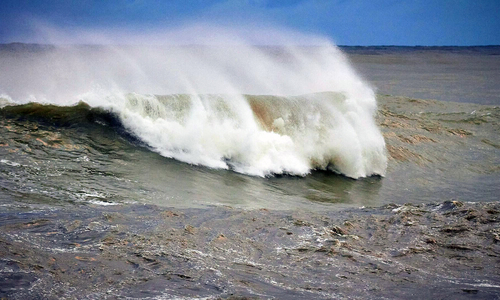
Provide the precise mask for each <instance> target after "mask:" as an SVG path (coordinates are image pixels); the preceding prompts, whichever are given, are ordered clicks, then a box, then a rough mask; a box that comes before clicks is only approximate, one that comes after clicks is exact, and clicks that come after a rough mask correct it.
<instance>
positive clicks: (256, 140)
mask: <svg viewBox="0 0 500 300" xmlns="http://www.w3.org/2000/svg"><path fill="white" fill-rule="evenodd" d="M27 48H28V49H26V48H22V49H21V50H16V51H10V50H9V49H0V51H1V53H2V55H0V66H1V67H2V69H3V70H6V72H3V73H2V75H0V94H3V95H4V97H3V98H4V99H9V101H12V102H14V103H15V104H23V103H28V102H35V103H43V104H52V105H58V106H71V105H75V104H76V103H78V102H79V101H83V102H85V103H86V105H89V107H92V108H100V109H104V110H106V111H109V112H111V113H112V114H113V115H114V116H116V117H117V119H118V120H119V121H120V123H121V124H123V127H124V128H125V129H126V130H127V131H128V132H129V133H130V134H131V135H133V136H135V137H136V138H137V139H139V140H140V141H142V142H144V143H145V144H147V145H148V146H149V147H150V149H152V150H153V151H156V152H158V153H159V154H161V155H163V156H165V157H169V158H173V159H176V160H180V161H183V162H186V163H190V164H194V165H203V166H206V167H209V168H219V169H230V170H234V171H236V172H239V173H243V174H248V175H254V176H262V177H266V176H272V175H276V174H290V175H299V176H305V175H307V174H308V173H310V172H311V171H312V170H330V171H333V172H336V173H341V174H344V175H345V176H348V177H351V178H360V177H366V176H371V175H382V176H384V175H385V172H386V168H387V158H386V150H385V142H384V139H383V137H382V134H381V133H380V130H379V129H378V127H377V125H376V123H375V120H374V115H375V113H376V109H377V104H376V97H375V94H374V92H373V90H372V88H371V87H370V86H369V85H367V84H366V83H364V82H363V80H362V79H361V78H360V77H359V76H358V75H357V74H356V72H355V71H354V70H353V69H352V68H351V66H350V64H349V61H348V60H347V58H346V57H345V56H344V55H343V53H342V52H341V51H340V50H339V49H338V48H337V47H336V46H335V45H333V44H332V43H330V42H329V41H322V42H321V43H320V44H318V45H314V46H297V45H280V46H275V45H273V46H263V45H251V44H249V43H248V42H245V41H244V39H243V40H242V39H226V40H224V43H223V44H222V42H221V43H219V44H216V45H196V46H193V45H167V46H132V45H128V46H127V45H125V46H124V45H122V46H103V45H94V46H68V45H66V46H53V47H39V48H36V47H34V48H33V47H31V48H30V47H27Z"/></svg>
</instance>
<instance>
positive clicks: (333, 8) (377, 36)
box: [0, 0, 500, 45]
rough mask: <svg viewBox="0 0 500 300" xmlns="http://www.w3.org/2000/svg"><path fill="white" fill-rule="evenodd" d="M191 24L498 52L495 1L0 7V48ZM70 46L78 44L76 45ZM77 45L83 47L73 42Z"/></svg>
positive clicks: (141, 0) (181, 1)
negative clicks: (56, 34)
mask: <svg viewBox="0 0 500 300" xmlns="http://www.w3.org/2000/svg"><path fill="white" fill-rule="evenodd" d="M191 24H213V25H216V26H219V28H220V27H224V28H233V27H238V28H257V27H258V28H261V29H263V30H261V31H260V32H261V33H262V32H264V33H265V29H266V28H285V29H288V30H294V31H299V32H302V33H305V34H312V35H321V36H326V37H327V38H328V39H331V40H333V41H334V42H335V43H336V44H339V45H499V44H500V0H414V1H403V0H367V1H361V0H331V1H326V0H290V1H283V0H276V1H271V0H171V1H160V0H107V1H106V0H101V1H98V0H80V1H68V0H47V1H43V0H42V1H28V0H2V1H1V2H0V43H9V42H54V40H47V39H46V35H43V34H41V33H40V32H41V30H40V28H52V29H53V30H56V31H61V32H64V34H65V35H66V36H73V37H76V36H79V35H82V32H89V31H90V32H101V31H105V32H107V34H108V35H109V34H111V35H112V34H113V31H114V30H116V31H117V32H120V33H121V34H122V35H126V32H135V34H140V33H147V32H161V31H162V30H171V29H172V28H183V27H184V26H190V25H191ZM73 42H79V40H78V39H77V38H75V39H74V40H73ZM80 42H85V40H84V41H80Z"/></svg>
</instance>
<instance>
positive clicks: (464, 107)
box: [0, 44, 500, 211]
mask: <svg viewBox="0 0 500 300" xmlns="http://www.w3.org/2000/svg"><path fill="white" fill-rule="evenodd" d="M498 54H500V50H499V49H498V48H496V47H485V48H399V47H396V48H394V47H389V48H380V47H371V48H370V47H368V48H366V47H363V48H341V49H339V48H337V47H335V46H334V45H325V46H321V47H254V46H248V45H238V46H233V47H220V46H217V47H209V46H184V47H135V46H134V47H133V46H121V47H111V46H58V47H56V46H40V45H22V44H14V45H3V46H2V47H1V49H0V69H1V70H2V72H1V73H0V94H1V97H0V98H1V99H0V107H1V108H0V123H1V126H0V131H1V133H0V174H1V177H0V188H1V192H0V203H1V204H2V205H4V206H6V207H9V206H11V205H14V204H15V205H23V204H30V205H32V204H37V205H38V204H40V205H49V206H53V205H55V206H60V205H116V204H122V203H148V204H156V205H160V206H167V207H177V208H194V207H210V206H219V205H225V206H232V207H238V208H245V209H246V208H250V209H252V208H270V209H279V210H304V209H305V210H313V211H324V210H336V209H340V208H344V207H353V206H354V207H359V206H368V207H372V206H380V205H383V204H387V203H400V204H401V203H406V202H413V203H420V202H423V203H429V202H440V201H443V200H452V199H456V200H461V201H496V200H498V191H499V189H498V184H499V181H500V180H499V179H500V177H499V175H500V142H499V141H500V137H499V132H500V130H499V129H500V128H499V118H500V109H499V107H498V105H499V104H500V97H499V96H498V95H499V93H498V92H499V90H498V86H497V85H496V84H495V83H497V82H499V80H498V79H499V77H500V75H499V73H500V72H499V71H498V70H500V68H498V66H499V65H500V55H498Z"/></svg>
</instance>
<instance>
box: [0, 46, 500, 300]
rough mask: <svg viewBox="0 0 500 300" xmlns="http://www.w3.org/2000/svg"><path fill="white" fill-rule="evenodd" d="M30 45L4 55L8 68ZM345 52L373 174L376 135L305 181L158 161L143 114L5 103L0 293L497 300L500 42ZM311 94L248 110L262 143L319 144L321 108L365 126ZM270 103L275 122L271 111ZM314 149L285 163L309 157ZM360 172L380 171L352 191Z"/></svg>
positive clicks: (258, 99)
mask: <svg viewBox="0 0 500 300" xmlns="http://www.w3.org/2000/svg"><path fill="white" fill-rule="evenodd" d="M32 47H33V46H22V45H7V46H3V48H2V51H7V52H8V55H7V56H3V58H4V61H3V62H5V61H6V60H5V57H10V58H9V59H11V58H12V55H14V56H16V55H19V57H23V55H25V54H26V51H27V50H26V49H28V50H29V51H33V49H32ZM47 47H49V46H47ZM35 48H36V47H35ZM42 48H43V47H42ZM49 48H50V47H49ZM35 50H36V51H35V52H37V51H38V52H39V51H45V50H43V49H42V50H40V47H39V46H38V48H36V49H35ZM342 50H343V51H345V52H346V53H347V54H348V56H347V58H348V61H350V62H351V64H352V65H353V67H354V68H355V69H356V70H357V72H358V73H359V74H360V75H361V77H363V78H364V79H365V80H367V81H368V82H369V84H370V85H372V86H374V87H375V89H376V91H377V94H376V96H374V97H375V98H376V102H377V106H376V109H375V111H374V123H375V126H376V128H378V129H377V130H380V135H381V136H382V137H383V139H384V141H385V147H384V149H385V154H386V158H387V168H386V169H384V170H383V172H382V171H379V170H381V169H380V168H379V167H378V166H379V163H380V162H381V161H380V160H379V158H378V156H377V153H378V152H377V151H378V150H377V149H378V148H377V147H378V145H379V144H378V142H377V141H376V140H375V141H374V143H373V144H365V147H366V148H364V149H365V150H363V151H361V152H360V153H362V156H361V157H362V159H363V160H366V164H364V165H360V166H355V167H351V166H347V167H346V166H344V167H342V165H341V164H342V161H340V160H339V159H338V157H342V158H345V159H349V157H350V156H349V154H350V151H346V149H357V148H349V145H346V144H348V142H345V143H344V144H341V145H333V146H331V147H332V148H331V151H330V152H328V153H334V154H335V155H333V156H332V157H329V158H328V159H329V160H326V161H325V162H322V161H320V160H317V159H311V160H310V161H306V162H305V163H304V164H305V166H309V167H310V166H317V167H313V168H312V169H311V170H309V171H308V172H306V173H305V174H301V173H300V172H298V171H297V170H298V169H294V170H293V171H292V170H291V169H290V168H289V167H287V166H288V162H289V161H285V160H284V161H283V164H282V165H279V166H285V167H284V168H282V169H273V170H279V172H277V173H276V174H274V173H272V172H271V173H265V174H263V175H264V176H260V175H259V174H260V173H259V174H257V175H255V174H254V175H252V176H250V175H251V172H250V171H248V170H249V169H244V167H245V164H244V163H245V162H248V161H252V160H251V158H252V157H253V156H249V157H250V158H248V157H243V156H242V155H241V153H243V152H230V154H231V155H229V154H228V155H226V156H225V157H224V159H223V160H222V162H223V163H224V164H223V165H222V166H227V168H225V167H207V166H206V164H204V163H191V164H190V163H186V162H185V161H189V159H191V158H190V157H187V158H186V157H184V156H179V153H181V154H182V153H183V152H182V149H181V150H179V149H178V148H175V147H174V148H172V149H173V150H172V149H169V151H170V150H171V151H177V152H175V155H178V156H174V157H173V158H172V156H169V155H165V153H166V152H165V151H163V152H162V149H160V148H159V147H154V146H153V145H152V144H151V143H152V142H154V141H155V140H154V139H144V138H141V137H144V135H142V136H141V134H142V133H143V132H139V131H137V130H135V129H134V127H130V126H129V125H127V121H126V120H127V118H128V120H130V118H134V117H135V116H136V115H135V114H136V112H137V110H136V111H132V113H130V114H128V115H126V118H124V115H123V114H120V112H119V111H117V110H116V109H115V110H113V109H109V107H108V108H106V107H98V106H95V105H94V104H92V105H89V103H87V102H79V103H76V104H70V105H54V104H50V103H41V102H38V103H14V102H15V101H12V99H11V98H10V97H8V95H4V96H2V99H0V107H1V108H0V207H1V209H0V279H1V280H0V298H7V299H61V298H62V299H117V298H129V299H137V298H139V299H142V298H149V299H219V298H220V299H332V298H333V299H335V298H340V299H352V298H354V299H359V298H362V299H380V298H384V299H387V298H389V299H402V298H407V299H410V298H419V299H420V298H426V299H428V298H446V299H448V298H449V299H471V298H478V299H498V295H499V294H500V276H499V273H498V269H499V268H500V236H499V234H500V225H499V222H500V204H499V201H498V200H499V199H498V196H499V195H500V193H499V192H500V189H499V188H498V186H500V143H499V141H500V136H499V135H500V124H499V121H500V108H499V105H500V97H499V96H498V95H500V94H499V91H498V87H497V85H496V84H495V82H499V81H498V78H499V77H500V74H499V73H500V72H499V71H498V70H500V67H497V66H500V55H499V54H500V51H499V48H498V47H476V48H457V47H451V48H421V47H416V48H411V47H403V48H401V47H388V48H387V47H354V48H353V47H347V48H342ZM308 51H309V50H308ZM18 52H19V53H21V54H19V53H18ZM2 53H3V55H5V52H2ZM13 53H14V54H13ZM2 78H3V79H2V80H4V81H2V82H7V81H5V80H7V79H6V78H7V76H5V74H4V77H2ZM354 78H355V77H354ZM0 87H1V86H0ZM318 92H322V93H319V94H306V95H305V96H304V95H302V96H294V97H295V98H294V97H289V98H286V97H285V98H284V96H277V95H275V96H252V95H246V96H245V97H246V98H244V99H246V100H247V101H249V102H248V103H250V104H251V105H250V107H251V109H252V111H253V113H255V114H256V115H258V117H257V119H259V120H260V121H259V122H261V123H260V126H263V127H266V126H267V127H268V128H267V130H269V132H270V133H272V134H271V135H267V134H266V135H265V137H266V138H268V137H269V138H271V140H272V141H275V140H273V139H274V138H275V136H274V135H273V134H274V133H280V134H282V135H285V134H289V136H291V137H292V138H296V139H297V140H301V141H304V139H303V136H302V135H301V133H303V132H307V133H308V134H307V135H304V136H309V135H310V134H311V132H313V133H314V134H318V135H319V136H321V134H330V133H329V132H328V131H325V129H324V128H321V127H317V126H316V125H317V123H314V120H316V119H314V118H312V119H311V118H310V116H311V115H314V116H316V117H318V118H323V119H325V116H329V115H328V114H327V113H326V112H325V111H330V110H328V109H330V108H334V110H331V112H332V113H333V114H334V115H336V116H339V117H344V116H349V117H346V120H347V121H348V122H351V123H349V124H354V125H353V126H352V128H354V129H356V128H357V127H356V126H357V125H356V124H368V126H371V125H370V123H369V122H368V123H363V122H364V121H362V120H361V121H357V119H356V118H354V119H352V120H354V121H352V120H351V119H349V118H351V117H352V116H363V113H364V108H366V107H370V105H371V104H370V103H368V105H367V106H366V107H364V106H363V104H361V102H360V103H358V104H359V105H358V106H359V107H360V109H361V110H359V111H358V110H351V107H349V106H348V105H347V106H344V104H345V103H351V102H349V101H350V100H349V99H350V98H349V97H350V96H349V93H347V94H345V95H343V94H339V93H336V92H335V91H333V92H330V91H318ZM324 92H326V93H324ZM368 95H369V93H368ZM134 97H135V98H134V99H135V100H133V101H135V102H133V101H132V102H129V103H132V104H133V105H135V106H134V107H133V108H135V107H136V106H137V103H139V102H137V101H142V102H140V103H142V104H141V105H143V106H141V109H144V110H143V111H141V113H142V115H141V116H142V117H141V119H135V120H146V121H148V122H149V121H150V120H154V117H155V116H156V117H157V116H158V115H157V113H158V112H159V111H161V110H158V109H157V108H155V106H152V104H155V103H162V102H161V101H164V103H173V102H172V101H171V100H170V102H168V101H169V100H168V99H173V98H169V97H171V96H168V95H163V96H151V97H149V96H148V97H149V98H147V99H146V100H144V99H145V98H144V97H143V96H138V95H135V96H134ZM141 97H142V98H141ZM176 97H177V98H175V99H177V100H178V99H181V98H182V97H184V98H182V99H181V100H179V101H180V102H175V103H191V104H189V105H191V107H193V105H194V104H192V103H195V102H190V101H192V99H191V98H189V99H188V100H186V99H187V98H185V96H181V97H180V98H179V97H178V96H176ZM206 97H207V98H203V99H205V100H203V101H212V102H204V103H205V106H206V107H207V105H208V107H219V108H220V107H222V108H223V109H222V110H217V112H218V113H220V116H222V118H223V120H229V121H227V122H226V121H224V122H220V123H217V122H216V123H209V124H215V125H214V126H219V125H220V126H225V125H226V124H230V125H231V126H233V125H234V124H236V123H232V122H233V121H234V120H237V121H238V122H240V121H241V122H240V123H237V124H239V125H238V126H240V127H241V128H244V124H246V123H245V122H243V121H244V120H246V119H245V118H246V117H245V116H239V117H238V118H234V116H233V115H231V114H230V113H231V112H232V111H234V110H232V109H231V108H227V107H226V106H225V103H228V102H225V101H226V100H225V99H226V98H224V97H226V96H220V95H219V96H217V97H215V98H213V97H212V96H206ZM210 97H212V98H210ZM300 97H302V98H300ZM318 97H319V98H318ZM325 97H326V98H325ZM209 98H210V99H212V100H206V99H209ZM165 99H167V100H165ZM213 99H215V100H213ZM221 99H222V100H221ZM284 99H289V102H290V103H294V105H291V106H287V105H286V103H287V101H288V100H284ZM301 99H309V100H310V101H312V103H313V104H314V103H317V104H315V105H311V106H310V107H311V108H310V110H308V111H307V112H308V113H310V112H313V113H314V114H304V113H303V112H304V107H305V106H304V104H303V102H301V101H303V100H301ZM318 99H321V101H320V100H318ZM353 99H356V98H355V97H354V98H353ZM177 100H176V101H177ZM165 101H166V102H165ZM182 101H184V102H182ZM186 101H187V102H186ZM214 101H215V102H214ZM280 101H281V102H280ZM314 101H317V102H314ZM324 101H326V103H327V104H328V103H331V106H323V105H324V104H323V103H324ZM134 103H135V104H134ZM207 103H208V104H207ZM214 103H215V104H214ZM277 103H285V105H284V106H283V105H282V106H279V105H278V104H277ZM280 105H281V104H280ZM318 105H319V106H318ZM325 105H326V104H325ZM328 105H330V104H328ZM358 106H355V107H356V109H357V108H359V107H358ZM318 107H319V108H320V109H319V110H318ZM277 108H279V109H281V110H279V111H280V112H287V114H283V117H280V118H278V116H273V113H276V111H277V110H276V109H277ZM325 108H328V109H325ZM176 109H177V110H176ZM183 109H184V106H182V105H181V106H176V107H174V109H172V110H171V111H170V112H175V114H174V116H173V117H175V118H176V119H175V120H185V119H183V118H184V115H183V112H184V110H183ZM152 112H153V113H152ZM353 112H354V114H353ZM358 112H359V114H357V113H358ZM337 113H339V114H337ZM285 115H286V116H288V118H287V117H286V116H285ZM163 116H164V118H166V117H165V115H163ZM168 116H170V115H168ZM228 116H229V117H230V118H228ZM224 118H226V119H224ZM193 119H196V118H193ZM280 119H281V120H280ZM323 119H321V120H323ZM124 120H125V121H124ZM242 120H243V121H242ZM325 120H330V119H328V118H326V119H325ZM228 122H229V123H228ZM290 122H291V123H290ZM356 122H361V123H356ZM179 124H181V125H182V124H187V123H182V122H180V121H179ZM221 124H222V125H221ZM289 124H292V125H294V126H291V127H290V125H289ZM313 125H314V126H313ZM331 125H332V126H333V128H340V129H345V128H351V127H345V126H343V125H339V127H335V126H337V125H338V124H337V123H335V122H332V123H331ZM231 126H229V128H232V127H231ZM307 126H311V127H307ZM240 127H237V128H240ZM186 128H189V126H186ZM218 128H225V127H218ZM291 128H292V129H293V130H292V129H291ZM311 128H314V130H316V129H317V130H316V131H314V130H313V131H311V130H312V129H311ZM318 128H319V129H318ZM374 128H375V127H374ZM304 130H305V131H304ZM349 130H350V129H349ZM370 130H371V129H370ZM187 132H188V131H187ZM334 132H335V131H334ZM339 132H341V131H336V133H337V134H338V133H339ZM352 132H358V133H360V132H361V131H356V130H354V131H352ZM374 132H376V131H374ZM153 133H154V132H153ZM154 136H155V135H154V134H153V135H151V137H154ZM211 137H212V136H211ZM172 138H175V136H172ZM348 140H349V139H346V140H345V141H348ZM177 141H179V140H177ZM181 141H182V142H183V143H184V144H182V143H180V144H179V143H177V144H175V145H188V146H190V145H198V146H199V145H205V144H203V142H204V141H203V140H201V142H199V141H196V142H198V144H196V143H192V140H181ZM258 141H262V139H259V140H258ZM313 141H318V140H314V139H313ZM264 145H267V144H266V143H264ZM285 145H286V144H285ZM314 145H316V144H311V146H310V145H308V144H307V143H305V144H304V145H303V147H302V148H297V149H295V150H294V151H295V152H293V153H292V154H296V153H301V155H302V154H303V153H313V154H315V155H318V154H317V152H316V151H312V150H311V149H313V150H314V149H315V148H314V147H313V146H314ZM373 145H375V146H373ZM198 146H197V147H198ZM308 146H310V147H308ZM372 146H373V147H372ZM224 147H225V146H224ZM231 147H233V146H232V145H228V148H227V149H235V148H234V147H233V148H231ZM346 147H347V148H346ZM320 148H321V147H320ZM189 149H191V150H192V151H195V150H196V147H195V148H189ZM193 149H194V150H193ZM221 149H226V148H221ZM263 149H266V151H269V149H272V148H269V147H268V148H263ZM374 149H375V150H374ZM310 150H311V151H312V152H307V151H310ZM217 151H219V150H217ZM231 151H232V150H231ZM276 151H280V149H277V150H276ZM370 151H373V152H370ZM228 153H229V152H228ZM235 153H236V154H235ZM237 153H240V154H237ZM269 153H273V152H272V151H271V152H269ZM280 153H286V151H285V152H280ZM367 153H371V154H367ZM322 155H324V154H321V155H319V156H317V157H323V156H322ZM306 156H307V155H306ZM169 157H170V158H169ZM291 157H295V156H291ZM297 157H301V156H297ZM325 157H328V156H325ZM174 158H178V159H174ZM183 161H184V162H183ZM300 162H301V161H300ZM301 163H302V162H301ZM336 164H337V165H336ZM295 165H296V164H295ZM321 166H323V167H321ZM287 168H288V169H287ZM306 169H307V168H306ZM259 170H264V169H263V168H260V169H259ZM366 170H368V172H367V174H371V173H375V174H378V173H383V174H382V175H383V176H379V175H375V176H368V177H363V176H361V177H360V178H358V179H353V177H354V178H356V177H357V175H356V174H362V172H364V171H366ZM370 170H372V171H370ZM373 170H375V171H373ZM294 172H298V173H294ZM360 172H361V173H360ZM346 173H347V174H346ZM342 174H344V175H342ZM345 175H347V176H345Z"/></svg>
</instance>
